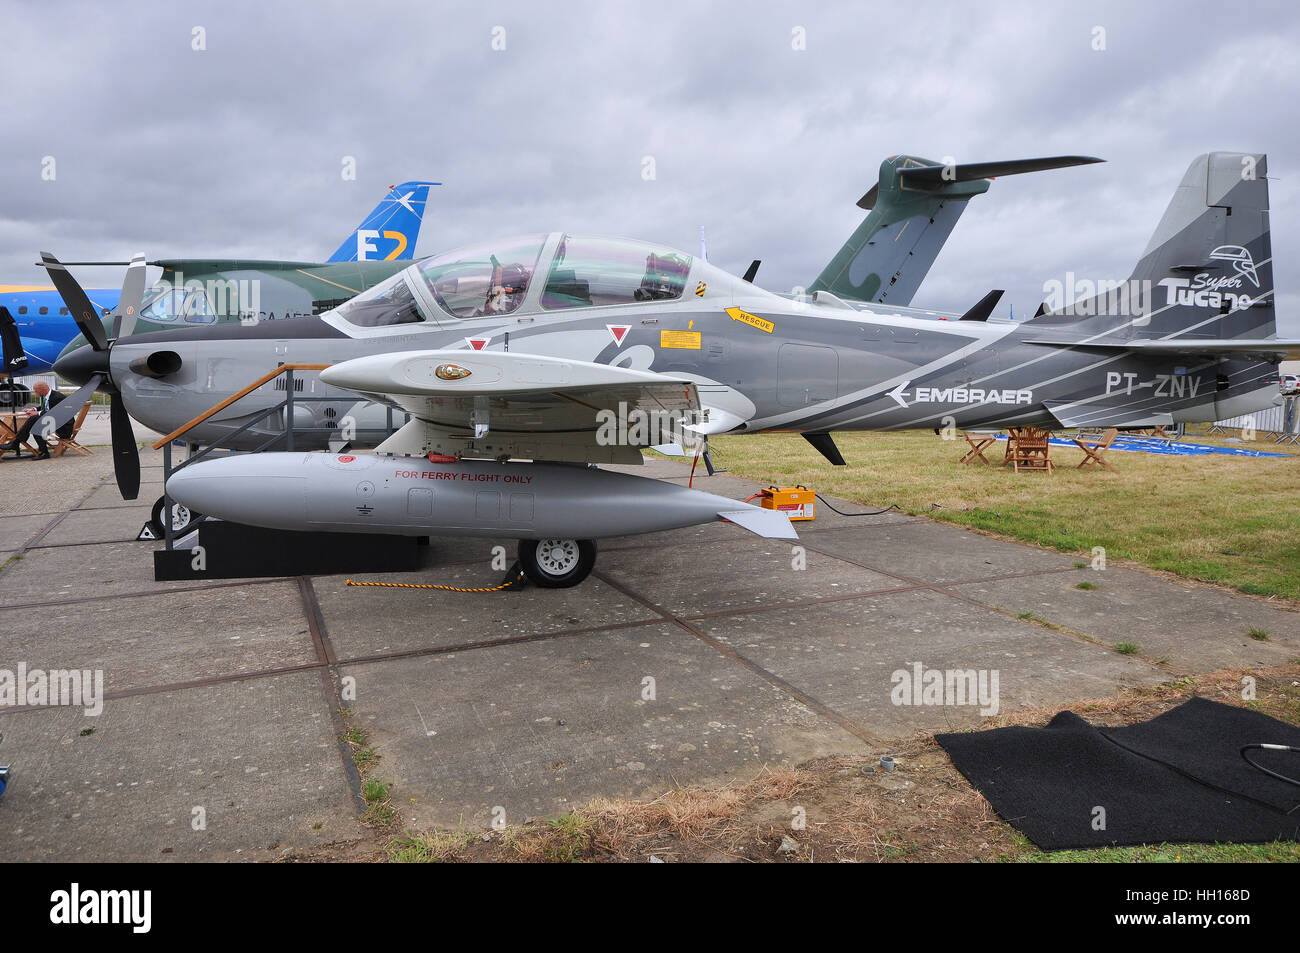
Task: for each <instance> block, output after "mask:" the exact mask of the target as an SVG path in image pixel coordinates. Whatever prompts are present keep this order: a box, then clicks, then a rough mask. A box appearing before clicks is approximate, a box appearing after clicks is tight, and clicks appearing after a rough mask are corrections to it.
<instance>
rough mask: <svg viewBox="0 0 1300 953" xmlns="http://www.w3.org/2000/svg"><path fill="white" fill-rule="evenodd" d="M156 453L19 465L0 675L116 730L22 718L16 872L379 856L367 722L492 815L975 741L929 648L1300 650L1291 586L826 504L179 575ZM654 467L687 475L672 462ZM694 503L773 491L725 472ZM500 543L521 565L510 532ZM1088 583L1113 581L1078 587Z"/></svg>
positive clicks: (1041, 662) (1123, 677)
mask: <svg viewBox="0 0 1300 953" xmlns="http://www.w3.org/2000/svg"><path fill="white" fill-rule="evenodd" d="M88 426H90V425H88ZM92 433H94V431H93V430H86V431H83V436H88V435H90V434H92ZM138 436H139V437H140V438H141V439H144V437H145V435H144V434H139V435H138ZM142 459H143V463H144V464H145V469H144V471H143V484H142V488H141V492H140V498H139V499H138V500H136V501H133V502H130V503H126V502H123V501H122V500H121V499H120V497H119V496H118V494H117V491H116V488H115V487H114V485H113V483H112V477H111V468H112V462H111V455H110V453H109V452H108V449H107V448H99V449H98V450H96V452H95V454H94V455H93V456H91V457H73V456H71V455H68V456H67V457H65V458H63V459H58V460H52V461H44V462H22V463H19V462H14V461H13V460H12V459H8V458H7V459H5V460H4V461H3V462H0V479H3V481H4V487H5V490H6V492H5V493H4V495H3V498H2V499H0V564H3V565H4V568H3V570H0V682H2V680H3V678H4V672H5V670H8V671H9V672H12V673H16V672H17V670H18V668H19V666H20V664H21V665H25V666H26V669H27V670H28V671H29V672H30V671H31V670H33V669H43V670H48V669H87V670H99V671H102V673H103V690H104V699H105V700H104V702H103V711H102V713H101V714H98V715H87V714H85V713H84V712H83V710H82V709H81V708H80V707H70V706H58V707H56V706H51V705H41V704H28V705H27V706H25V707H21V708H15V707H12V703H10V705H11V707H8V708H5V707H0V731H3V733H4V740H3V744H2V745H0V763H11V764H12V765H13V767H14V774H15V780H14V783H13V784H12V785H11V787H10V788H9V791H8V793H6V794H5V795H4V797H3V798H0V851H2V852H3V853H2V856H3V857H4V858H5V859H6V860H45V859H49V860H54V859H65V860H71V859H91V860H110V859H125V860H134V859H138V860H166V859H199V858H210V859H275V858H278V857H280V856H283V855H285V854H287V853H292V852H295V851H298V850H302V849H307V848H313V847H318V846H321V845H326V844H331V843H339V842H347V841H349V840H354V839H356V838H358V837H360V836H361V835H362V834H363V829H362V828H361V827H360V826H359V823H358V813H359V811H360V809H361V807H362V801H361V799H360V795H359V785H360V782H359V778H358V772H357V769H356V766H355V764H354V763H353V760H352V756H351V755H350V753H349V749H348V746H347V745H346V744H345V743H344V742H343V741H342V739H341V734H342V731H343V730H344V722H343V720H342V718H341V716H340V714H339V709H340V708H344V707H345V708H346V709H348V710H349V711H350V718H351V722H352V724H354V725H356V726H358V727H360V728H363V729H364V730H365V732H366V734H367V736H368V744H370V745H373V746H375V747H376V748H377V750H378V752H379V754H380V755H381V760H380V762H379V763H378V766H377V767H376V768H375V769H374V770H373V773H374V776H376V777H379V778H382V779H385V780H389V781H392V782H393V789H392V799H393V805H394V807H396V808H397V809H398V810H399V812H400V813H401V816H402V820H403V826H404V827H406V828H408V829H411V830H422V829H427V828H429V827H432V826H434V825H445V826H452V827H454V826H457V825H460V824H463V825H464V827H465V828H466V829H469V830H478V829H486V828H487V827H488V826H489V824H490V823H491V822H492V820H493V819H494V817H498V816H504V818H505V820H506V821H507V822H508V823H517V822H522V821H524V820H526V819H528V818H532V817H550V816H554V815H557V814H560V813H563V812H564V811H566V810H568V809H571V808H573V807H576V806H578V805H581V804H582V803H584V802H586V801H587V800H589V799H591V798H592V797H595V796H608V797H618V796H653V795H654V794H656V793H658V792H661V791H663V790H664V789H666V788H668V787H670V786H672V785H674V784H686V783H691V782H720V781H727V780H731V779H742V780H743V779H748V778H750V777H753V776H754V775H756V774H757V773H759V771H761V770H762V768H763V766H764V765H771V766H776V765H790V764H795V763H799V762H802V761H805V760H807V759H810V758H814V757H818V756H821V755H826V754H832V753H834V754H850V755H851V754H856V753H860V754H862V755H863V756H864V757H866V756H869V755H873V754H879V753H883V751H884V750H885V746H886V745H887V744H888V743H889V742H890V741H891V740H897V739H900V738H903V737H906V736H908V735H909V734H911V733H912V732H914V731H918V730H921V731H927V732H933V731H941V730H949V729H952V728H954V727H961V726H970V727H979V725H980V723H981V721H982V719H983V717H984V716H983V715H981V706H980V705H979V704H978V703H976V704H970V703H967V704H955V703H952V704H895V701H898V700H900V699H899V698H898V697H897V691H896V690H895V686H896V684H899V683H900V682H902V681H904V680H906V682H907V683H908V684H911V680H912V676H913V672H914V666H915V665H916V664H918V663H919V664H920V665H921V666H922V667H923V669H924V670H931V669H939V670H949V669H957V670H963V671H964V670H975V671H976V672H977V673H982V674H983V675H984V676H985V677H986V678H988V677H991V676H996V678H997V689H998V697H997V704H998V706H999V710H1001V711H1007V710H1010V709H1013V708H1015V707H1016V706H1020V705H1066V704H1069V703H1071V702H1074V701H1077V700H1081V699H1086V698H1094V697H1098V696H1106V695H1109V694H1110V693H1112V692H1113V691H1114V690H1115V689H1116V688H1118V687H1119V686H1124V685H1153V684H1158V683H1160V682H1162V681H1167V680H1169V679H1171V678H1176V677H1178V676H1180V675H1183V674H1190V673H1197V672H1206V671H1212V670H1215V669H1220V668H1225V667H1236V668H1242V669H1245V670H1249V669H1251V668H1253V667H1267V666H1272V665H1277V664H1281V663H1284V662H1286V661H1288V660H1289V659H1293V658H1295V657H1296V655H1297V649H1298V648H1300V614H1297V613H1296V612H1294V611H1291V610H1289V609H1286V608H1282V607H1276V606H1273V605H1270V604H1268V603H1267V602H1265V601H1263V600H1259V599H1254V598H1251V597H1247V596H1240V595H1234V594H1231V593H1227V592H1223V591H1220V590H1217V589H1213V588H1209V587H1203V586H1198V585H1195V584H1192V583H1188V582H1182V581H1171V580H1170V579H1167V578H1164V577H1162V576H1159V575H1156V574H1153V573H1149V572H1146V571H1142V570H1138V569H1131V568H1124V567H1115V566H1112V567H1111V568H1108V569H1106V570H1105V571H1100V572H1098V571H1094V570H1092V569H1090V568H1077V564H1078V563H1079V562H1080V560H1079V559H1078V558H1077V557H1074V556H1070V555H1066V554H1060V553H1054V552H1050V551H1045V550H1040V549H1035V548H1032V547H1028V546H1022V545H1019V544H1015V543H1010V542H1004V541H1000V540H996V539H992V538H989V537H985V536H981V535H978V534H975V533H971V532H967V531H964V530H962V529H959V528H954V527H950V526H945V525H942V524H939V523H936V522H933V521H931V520H928V519H924V518H915V517H908V516H904V515H899V514H897V513H887V514H883V515H879V516H865V517H860V518H849V517H842V516H837V515H835V514H833V513H831V512H830V511H829V510H826V509H824V508H819V515H818V517H817V519H816V521H815V522H813V523H801V524H798V530H799V533H800V537H801V538H800V540H799V541H798V542H797V543H794V544H791V543H789V542H777V541H771V540H763V539H759V538H758V537H755V536H752V535H750V534H748V533H746V532H744V531H743V530H741V529H740V528H739V527H736V526H732V525H729V524H723V523H715V524H711V525H708V526H701V527H696V528H691V529H686V530H679V531H675V532H671V533H657V534H652V535H648V536H642V537H636V538H624V539H614V540H607V541H603V542H602V543H601V544H600V555H599V556H598V558H597V562H596V569H595V572H594V573H593V575H592V576H591V577H590V578H589V579H588V580H587V581H586V582H584V583H583V584H582V585H580V586H578V587H576V588H574V589H568V590H541V589H536V588H531V587H530V588H525V589H523V590H521V591H517V592H493V593H457V592H444V591H437V590H418V589H381V588H355V587H349V586H347V585H346V579H345V578H344V577H341V576H317V577H311V578H308V577H293V578H281V579H255V580H247V581H228V580H222V581H216V582H208V583H194V582H169V583H157V582H154V581H153V557H152V553H153V551H154V549H155V548H157V547H158V546H159V545H160V544H157V543H150V542H137V541H135V537H136V534H137V533H138V532H139V530H140V528H141V526H142V524H143V523H144V521H145V519H146V518H147V516H148V513H149V507H150V506H151V504H152V502H153V501H154V500H155V499H156V498H157V497H158V496H159V495H160V494H161V479H162V471H161V453H157V452H154V451H148V450H146V451H144V454H143V458H142ZM635 469H636V470H637V472H639V473H641V474H642V475H645V476H659V477H663V478H666V479H671V480H673V481H675V482H679V483H685V482H686V479H687V471H686V469H685V468H683V467H681V466H679V465H678V464H675V463H671V462H653V463H649V464H648V465H647V466H645V467H641V468H635ZM696 486H697V487H702V488H704V489H707V490H709V491H710V492H713V493H720V494H723V495H728V496H732V497H735V498H737V499H744V498H745V497H746V496H748V495H749V494H750V493H752V492H754V489H755V487H754V485H753V484H751V483H748V482H745V481H741V480H736V479H733V478H731V477H727V476H721V475H720V476H716V477H712V478H708V477H704V476H703V475H702V474H700V475H697V477H696ZM837 505H838V506H840V508H841V509H845V510H850V511H854V510H855V509H856V508H855V507H853V506H852V505H851V504H839V503H838V502H837ZM497 544H498V541H494V540H463V539H440V538H437V537H435V538H433V539H432V541H431V545H430V546H429V547H427V549H425V550H424V563H425V565H424V568H423V569H422V570H421V572H419V573H414V574H393V575H390V576H378V577H367V578H374V579H379V580H386V581H396V582H421V583H438V584H444V585H453V586H491V585H494V584H495V583H497V582H499V581H500V579H501V577H502V576H503V575H504V574H503V572H502V571H500V569H494V568H493V566H492V559H493V552H492V549H493V546H494V545H497ZM499 544H500V545H503V546H505V547H506V551H507V553H508V559H509V560H510V561H513V558H514V545H515V544H514V541H513V540H504V539H503V540H500V541H499ZM796 547H798V548H796ZM800 567H802V568H800ZM1085 581H1086V582H1090V583H1093V584H1095V585H1096V586H1097V588H1094V589H1089V590H1080V589H1078V588H1075V587H1076V585H1077V584H1078V583H1080V582H1085ZM1023 613H1032V614H1033V616H1034V617H1035V619H1038V620H1046V621H1047V622H1050V623H1052V624H1053V625H1054V626H1056V628H1049V627H1048V626H1045V625H1043V624H1040V622H1038V621H1035V619H1030V618H1020V616H1021V615H1022V614H1023ZM1251 629H1261V630H1264V631H1265V632H1267V633H1269V638H1268V639H1267V640H1265V641H1260V640H1256V639H1254V638H1251V637H1250V635H1249V633H1250V631H1251ZM1120 641H1129V642H1133V643H1136V644H1137V645H1138V647H1139V651H1138V653H1137V654H1136V655H1125V654H1121V653H1120V652H1117V651H1115V650H1114V648H1113V646H1114V644H1115V643H1117V642H1120ZM897 673H901V674H897ZM987 684H992V683H991V682H987ZM341 692H343V693H344V694H345V699H344V700H341V699H340V693H341ZM950 701H960V700H957V699H952V700H950ZM965 701H967V702H970V701H972V700H971V699H966V700H965ZM0 704H3V703H0Z"/></svg>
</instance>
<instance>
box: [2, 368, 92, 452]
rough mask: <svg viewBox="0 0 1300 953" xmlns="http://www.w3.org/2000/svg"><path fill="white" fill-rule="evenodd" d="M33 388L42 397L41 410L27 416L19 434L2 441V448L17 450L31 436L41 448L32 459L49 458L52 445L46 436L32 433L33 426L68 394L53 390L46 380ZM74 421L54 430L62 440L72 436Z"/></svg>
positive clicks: (38, 447)
mask: <svg viewBox="0 0 1300 953" xmlns="http://www.w3.org/2000/svg"><path fill="white" fill-rule="evenodd" d="M32 390H33V391H35V392H36V395H37V396H38V397H40V398H41V407H40V410H38V411H37V412H36V413H34V414H32V415H31V416H29V417H28V418H27V422H26V423H25V424H23V425H22V427H21V428H19V430H18V435H17V436H16V437H14V439H13V440H11V441H9V442H8V443H0V450H15V451H16V450H17V449H18V448H19V447H20V446H21V445H22V444H24V443H25V442H26V441H27V438H28V437H31V438H32V439H34V440H35V441H36V446H37V449H39V450H40V453H38V454H36V456H34V457H32V458H31V459H32V460H48V459H50V445H49V444H48V443H46V442H45V437H44V436H42V435H41V434H38V433H32V428H33V427H35V426H36V421H38V420H40V419H41V415H42V414H44V413H45V412H46V411H47V410H49V409H50V408H51V407H57V406H58V405H59V404H61V403H63V399H64V398H65V397H67V395H66V394H61V393H59V392H58V391H57V390H51V389H50V385H49V384H47V383H45V381H37V382H36V383H35V384H33V385H32ZM74 423H75V421H72V420H69V421H68V422H67V423H66V424H64V425H63V426H62V427H60V428H59V429H58V430H56V431H54V432H55V433H56V434H57V435H58V437H59V439H60V440H67V439H69V438H70V437H71V436H72V428H73V425H74Z"/></svg>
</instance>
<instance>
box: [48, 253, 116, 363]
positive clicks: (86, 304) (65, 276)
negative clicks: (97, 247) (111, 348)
mask: <svg viewBox="0 0 1300 953" xmlns="http://www.w3.org/2000/svg"><path fill="white" fill-rule="evenodd" d="M41 264H42V265H43V266H44V268H45V270H46V271H47V272H49V275H50V281H52V282H54V287H55V288H57V289H58V291H59V297H60V298H62V299H63V303H64V304H66V305H67V306H68V310H69V311H70V312H72V320H74V321H76V322H77V327H79V328H80V329H81V333H82V334H83V335H84V336H85V338H86V340H87V341H89V342H90V346H91V347H92V348H94V349H95V350H96V351H103V350H106V349H107V348H108V337H107V336H106V335H105V334H104V324H103V322H102V321H100V320H99V317H98V314H99V312H97V311H96V310H95V306H94V305H93V304H91V303H90V299H89V298H87V297H86V292H84V291H82V290H81V285H79V284H77V279H76V278H73V277H72V274H71V273H70V272H69V271H68V269H66V268H64V267H63V264H62V263H61V262H60V261H59V260H58V259H57V258H55V257H54V256H53V255H51V254H50V253H49V252H47V251H43V252H41Z"/></svg>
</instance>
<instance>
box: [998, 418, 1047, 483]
mask: <svg viewBox="0 0 1300 953" xmlns="http://www.w3.org/2000/svg"><path fill="white" fill-rule="evenodd" d="M1051 439H1052V432H1051V431H1050V430H1043V429H1041V428H1039V427H1018V428H1016V429H1015V431H1008V436H1007V441H1008V443H1014V446H1013V447H1009V448H1008V451H1007V452H1008V457H1009V459H1010V462H1011V466H1012V467H1013V468H1014V469H1015V471H1016V472H1017V473H1019V472H1020V471H1021V470H1034V471H1037V472H1039V473H1051V472H1052V471H1053V470H1055V469H1056V464H1055V463H1054V462H1052V458H1051V448H1052V444H1051Z"/></svg>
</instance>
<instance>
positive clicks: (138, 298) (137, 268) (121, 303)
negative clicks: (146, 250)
mask: <svg viewBox="0 0 1300 953" xmlns="http://www.w3.org/2000/svg"><path fill="white" fill-rule="evenodd" d="M144 277H145V264H144V255H143V254H139V255H136V256H135V257H134V258H132V259H131V264H130V265H129V266H128V267H127V269H126V277H125V278H124V279H123V280H122V294H121V295H120V296H119V297H118V299H117V307H116V308H114V309H113V340H115V341H116V340H117V339H118V338H127V337H130V336H131V334H132V332H134V331H135V319H136V316H137V315H139V313H140V303H141V302H142V301H143V300H144Z"/></svg>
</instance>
